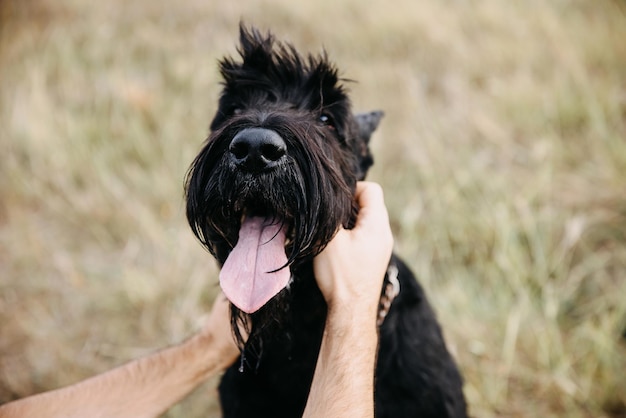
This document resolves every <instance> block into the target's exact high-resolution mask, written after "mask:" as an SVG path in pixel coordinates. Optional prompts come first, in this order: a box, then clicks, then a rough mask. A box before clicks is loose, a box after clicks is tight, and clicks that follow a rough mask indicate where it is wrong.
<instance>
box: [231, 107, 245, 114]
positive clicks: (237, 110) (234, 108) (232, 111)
mask: <svg viewBox="0 0 626 418" xmlns="http://www.w3.org/2000/svg"><path fill="white" fill-rule="evenodd" d="M242 112H243V110H242V109H241V108H240V107H233V109H232V110H231V113H232V114H233V115H235V116H238V115H241V113H242Z"/></svg>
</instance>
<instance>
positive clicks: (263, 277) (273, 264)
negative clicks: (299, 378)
mask: <svg viewBox="0 0 626 418" xmlns="http://www.w3.org/2000/svg"><path fill="white" fill-rule="evenodd" d="M238 52H239V54H240V59H232V58H225V59H223V60H221V61H220V72H221V75H222V77H223V90H222V94H221V97H220V99H219V106H218V109H217V112H216V114H215V117H214V118H213V121H212V123H211V133H210V136H209V138H208V140H207V141H206V144H205V145H204V147H203V149H202V150H201V151H200V153H199V155H198V156H197V157H196V159H195V161H194V162H193V163H192V165H191V167H190V169H189V172H188V175H187V179H186V194H187V217H188V220H189V224H190V225H191V227H192V229H193V231H194V233H195V234H196V236H197V237H198V238H199V240H200V241H201V242H202V244H203V245H204V246H206V248H208V250H209V251H210V252H211V253H212V254H213V255H214V256H215V257H216V258H217V259H218V261H219V262H220V263H221V264H222V272H221V274H220V282H221V285H222V288H223V289H224V292H225V294H226V295H227V297H229V299H230V300H231V302H233V303H234V304H235V305H236V306H237V307H238V308H239V309H241V310H243V311H245V312H247V313H252V312H255V311H256V310H258V309H260V308H261V307H263V306H265V305H266V304H267V302H268V301H269V300H270V299H272V298H273V297H274V296H275V295H276V294H277V293H279V292H280V291H281V290H282V289H283V288H285V287H286V285H287V284H288V282H289V280H290V277H291V273H290V268H291V269H292V270H295V269H297V268H298V267H299V266H300V265H301V264H302V263H304V262H307V261H310V260H311V259H312V258H313V257H314V256H315V255H316V254H318V253H319V252H320V251H321V250H322V249H323V248H324V246H325V245H326V244H327V243H328V242H329V241H330V239H331V238H332V237H333V236H334V234H335V233H336V231H337V229H338V228H339V226H341V225H343V226H346V227H349V226H350V223H351V220H353V219H354V216H355V214H356V206H355V202H354V190H355V186H356V182H357V181H358V180H361V179H363V178H364V177H365V174H366V172H367V170H368V168H369V167H370V166H371V165H372V162H373V160H372V156H371V154H370V150H369V147H368V142H369V138H370V136H371V134H372V132H373V131H374V130H375V129H376V127H377V126H378V123H379V121H380V118H381V116H382V112H371V113H366V114H360V115H354V114H353V113H352V109H351V104H350V100H349V98H348V95H347V92H346V89H345V87H344V86H343V85H342V80H340V78H339V75H338V72H337V69H336V68H335V66H334V65H333V64H331V63H330V62H329V61H328V59H327V57H326V55H325V54H323V55H320V56H313V55H308V56H302V55H300V54H299V53H298V52H297V51H296V50H295V49H294V47H293V46H291V45H289V44H286V43H280V42H276V41H275V40H274V37H273V36H272V35H271V34H267V35H263V34H261V33H260V32H259V31H257V30H255V29H246V28H245V27H243V26H241V28H240V46H239V49H238ZM264 309H265V308H264Z"/></svg>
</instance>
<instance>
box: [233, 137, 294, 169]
mask: <svg viewBox="0 0 626 418" xmlns="http://www.w3.org/2000/svg"><path fill="white" fill-rule="evenodd" d="M228 152H229V153H230V158H231V159H232V161H233V162H234V163H235V164H236V165H237V166H238V167H239V168H241V169H242V170H244V171H247V172H249V173H259V172H262V171H266V170H269V169H272V168H274V167H276V166H277V165H278V164H279V163H280V162H281V161H282V160H283V159H285V158H286V157H285V156H286V154H287V144H285V141H284V140H283V138H281V136H280V135H278V133H276V132H275V131H273V130H271V129H265V128H246V129H243V130H242V131H240V132H239V133H238V134H237V135H235V137H234V138H233V139H232V141H231V142H230V145H229V147H228Z"/></svg>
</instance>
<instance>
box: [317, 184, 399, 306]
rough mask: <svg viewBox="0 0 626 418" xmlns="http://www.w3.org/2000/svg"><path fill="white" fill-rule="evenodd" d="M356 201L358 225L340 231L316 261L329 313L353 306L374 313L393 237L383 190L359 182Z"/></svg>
mask: <svg viewBox="0 0 626 418" xmlns="http://www.w3.org/2000/svg"><path fill="white" fill-rule="evenodd" d="M355 197H356V200H357V202H358V204H359V206H360V210H359V215H358V217H357V220H356V225H355V226H354V228H353V229H351V230H346V229H343V228H341V229H340V230H339V231H338V232H337V235H336V236H335V237H334V238H333V239H332V240H331V241H330V243H329V244H328V245H327V246H326V248H325V249H324V251H322V252H321V253H320V254H319V255H318V256H317V257H315V259H314V260H313V268H314V272H315V277H316V280H317V284H318V286H319V288H320V290H321V291H322V294H323V295H324V299H326V302H327V303H328V306H329V310H332V309H334V308H336V307H344V306H350V307H353V308H354V309H355V310H361V312H362V309H367V310H369V311H371V312H374V313H375V312H376V311H377V309H378V301H379V299H380V291H381V288H382V283H383V279H384V276H385V271H386V269H387V265H388V263H389V259H390V257H391V251H392V247H393V236H392V234H391V227H390V226H389V216H388V214H387V208H386V207H385V202H384V199H383V191H382V188H381V187H380V186H379V185H378V184H376V183H371V182H359V183H357V187H356V196H355Z"/></svg>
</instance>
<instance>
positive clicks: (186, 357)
mask: <svg viewBox="0 0 626 418" xmlns="http://www.w3.org/2000/svg"><path fill="white" fill-rule="evenodd" d="M211 338H212V337H211V336H201V335H197V336H194V337H193V338H191V339H189V340H187V341H186V342H184V343H182V344H180V345H178V346H174V347H171V348H168V349H165V350H162V351H160V352H158V353H155V354H153V355H151V356H149V357H145V358H142V359H139V360H135V361H132V362H130V363H127V364H125V365H123V366H120V367H118V368H116V369H113V370H111V371H109V372H107V373H104V374H101V375H98V376H95V377H92V378H90V379H87V380H85V381H82V382H80V383H77V384H75V385H72V386H68V387H65V388H62V389H57V390H54V391H51V392H46V393H42V394H39V395H36V396H33V397H29V398H26V399H22V400H19V401H16V402H12V403H9V404H6V405H3V406H1V407H0V417H1V418H9V417H11V418H12V417H21V418H28V417H42V416H46V417H48V418H51V417H63V418H69V417H92V418H97V417H117V418H123V417H129V418H131V417H132V418H141V417H155V416H158V415H159V414H161V413H163V412H164V411H165V410H166V409H168V408H169V407H170V406H171V405H172V404H174V403H176V402H177V401H179V400H180V399H182V398H183V397H184V396H185V395H186V394H187V393H189V392H190V391H191V390H193V389H194V388H195V387H196V386H197V385H198V384H200V383H201V382H202V381H204V380H205V379H206V378H207V377H208V376H210V375H211V374H213V373H215V372H217V371H218V370H220V369H222V368H224V367H225V366H226V365H225V364H224V359H223V357H222V356H221V354H220V353H219V352H217V351H216V350H214V349H212V348H211V347H212V345H213V344H212V341H210V339H211Z"/></svg>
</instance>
